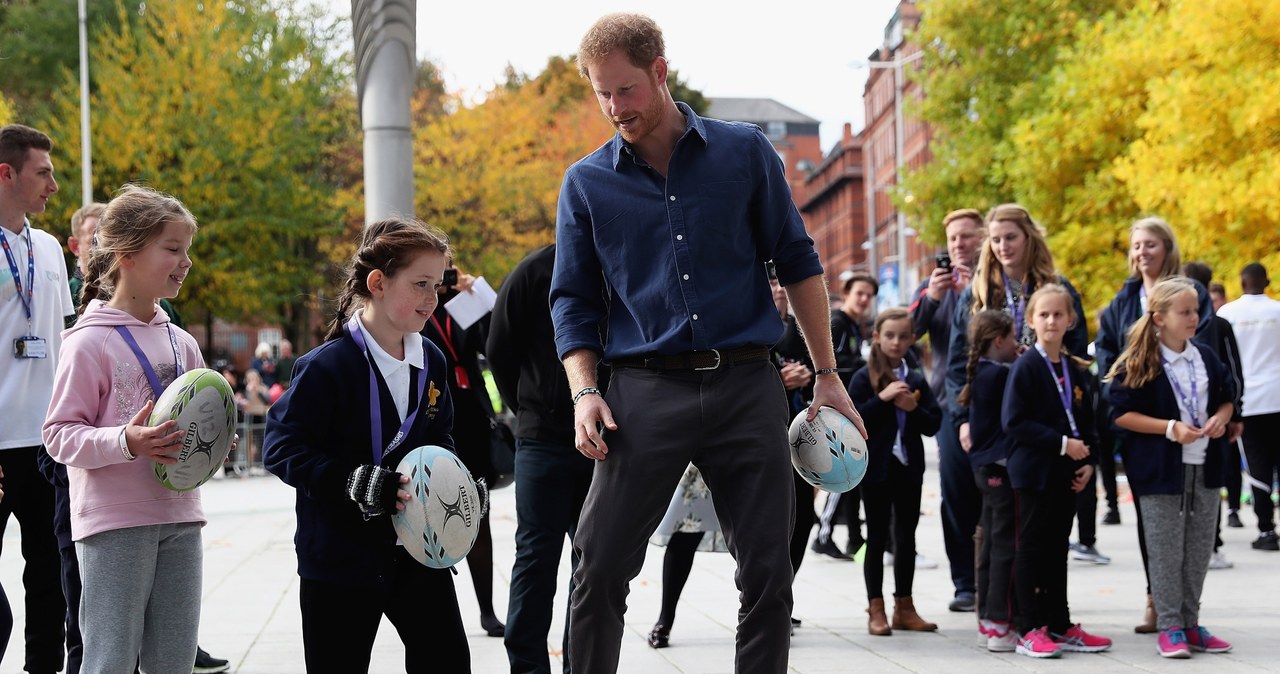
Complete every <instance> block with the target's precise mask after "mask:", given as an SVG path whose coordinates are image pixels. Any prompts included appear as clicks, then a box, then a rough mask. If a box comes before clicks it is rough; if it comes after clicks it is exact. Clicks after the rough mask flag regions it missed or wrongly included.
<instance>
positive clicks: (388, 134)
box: [351, 0, 418, 225]
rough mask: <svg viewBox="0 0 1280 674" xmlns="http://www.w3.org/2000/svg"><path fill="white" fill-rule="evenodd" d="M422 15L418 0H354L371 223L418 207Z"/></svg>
mask: <svg viewBox="0 0 1280 674" xmlns="http://www.w3.org/2000/svg"><path fill="white" fill-rule="evenodd" d="M417 14H418V3H417V0H351V18H352V24H353V33H354V37H355V48H356V52H355V57H356V86H357V95H358V96H359V98H360V121H361V126H362V128H363V130H364V199H365V211H364V222H365V225H369V224H372V223H374V222H377V221H378V220H381V219H383V218H385V217H388V216H391V215H413V211H414V208H413V134H412V130H411V129H412V120H411V116H410V106H409V101H410V99H411V98H412V96H413V87H414V69H415V67H416V57H415V55H414V52H415V45H416V39H415V34H416V30H415V28H416V27H415V20H416V18H417Z"/></svg>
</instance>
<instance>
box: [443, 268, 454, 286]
mask: <svg viewBox="0 0 1280 674" xmlns="http://www.w3.org/2000/svg"><path fill="white" fill-rule="evenodd" d="M440 285H443V286H444V287H446V288H452V287H454V286H456V285H458V270H457V269H446V270H444V280H442V281H441V282H440Z"/></svg>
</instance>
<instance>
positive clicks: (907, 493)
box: [859, 459, 921, 599]
mask: <svg viewBox="0 0 1280 674" xmlns="http://www.w3.org/2000/svg"><path fill="white" fill-rule="evenodd" d="M859 488H860V489H861V490H862V500H863V505H864V508H865V510H866V514H867V553H866V555H865V557H864V558H863V561H862V575H863V579H864V580H865V582H866V585H867V598H868V599H881V598H883V597H884V590H883V586H884V553H885V547H886V546H887V545H888V543H889V540H890V539H891V538H892V540H893V542H894V543H895V545H894V548H895V549H894V552H893V581H894V587H893V596H895V597H909V596H911V589H912V584H913V583H914V582H915V575H916V525H917V524H919V522H920V492H921V481H920V477H919V476H918V475H916V474H913V473H911V472H910V470H909V469H908V468H907V467H906V466H903V465H902V464H901V463H898V461H897V460H896V459H891V460H890V463H889V479H888V480H886V481H884V482H879V483H876V484H869V483H866V482H863V483H862V484H861V485H860V487H859Z"/></svg>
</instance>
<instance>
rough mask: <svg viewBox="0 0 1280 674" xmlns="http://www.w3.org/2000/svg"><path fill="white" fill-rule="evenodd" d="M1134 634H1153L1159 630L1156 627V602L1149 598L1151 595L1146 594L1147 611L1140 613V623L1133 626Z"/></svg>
mask: <svg viewBox="0 0 1280 674" xmlns="http://www.w3.org/2000/svg"><path fill="white" fill-rule="evenodd" d="M1133 631H1134V632H1135V633H1136V634H1154V633H1156V632H1159V631H1160V630H1158V629H1156V604H1155V602H1154V601H1152V599H1151V595H1147V611H1146V613H1144V614H1142V624H1141V625H1137V626H1135V627H1134V628H1133Z"/></svg>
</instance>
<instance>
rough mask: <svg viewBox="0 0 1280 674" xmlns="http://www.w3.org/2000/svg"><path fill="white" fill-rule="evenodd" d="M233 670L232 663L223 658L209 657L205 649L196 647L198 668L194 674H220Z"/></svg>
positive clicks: (193, 670) (193, 671)
mask: <svg viewBox="0 0 1280 674" xmlns="http://www.w3.org/2000/svg"><path fill="white" fill-rule="evenodd" d="M230 669H231V663H229V662H228V661H226V660H223V659H222V658H215V657H213V656H212V655H209V654H208V653H207V652H205V650H204V649H203V648H200V647H199V646H196V666H195V668H194V669H192V670H191V671H192V674H218V672H225V671H228V670H230Z"/></svg>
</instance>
